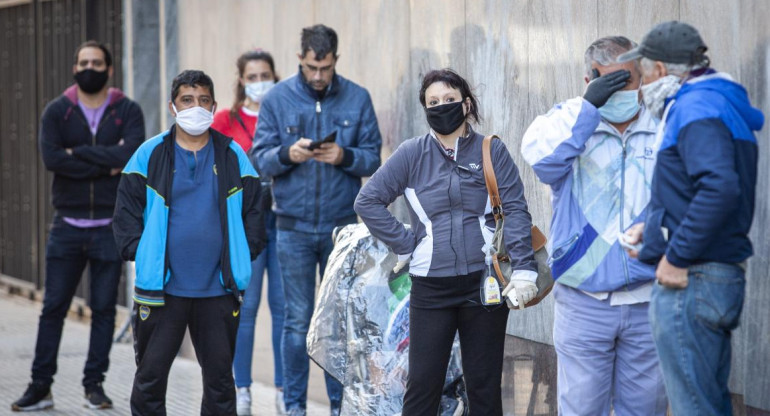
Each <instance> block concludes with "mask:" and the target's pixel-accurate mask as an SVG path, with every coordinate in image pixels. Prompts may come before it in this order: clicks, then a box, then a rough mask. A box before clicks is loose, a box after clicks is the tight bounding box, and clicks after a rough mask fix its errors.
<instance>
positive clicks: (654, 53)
mask: <svg viewBox="0 0 770 416" xmlns="http://www.w3.org/2000/svg"><path fill="white" fill-rule="evenodd" d="M707 49H708V48H707V47H706V44H705V43H703V39H701V37H700V34H698V31H697V30H696V29H695V28H694V27H692V26H690V25H688V24H687V23H682V22H677V21H676V20H672V21H670V22H665V23H660V24H658V25H656V26H655V27H653V28H652V30H650V31H649V32H648V33H647V34H646V35H644V38H643V39H642V42H641V43H640V44H639V46H637V47H636V48H634V49H631V50H630V51H628V52H626V53H624V54H622V55H620V56H618V59H617V62H628V61H631V60H634V59H639V58H641V57H645V58H648V59H652V60H653V61H661V62H665V63H671V64H690V65H695V64H697V63H700V62H701V61H702V60H703V59H704V58H705V55H704V54H703V53H704V52H706V50H707Z"/></svg>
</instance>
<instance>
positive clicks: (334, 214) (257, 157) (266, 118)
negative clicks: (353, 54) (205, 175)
mask: <svg viewBox="0 0 770 416" xmlns="http://www.w3.org/2000/svg"><path fill="white" fill-rule="evenodd" d="M333 132H336V140H335V141H336V143H337V144H338V145H339V146H340V147H342V148H343V150H344V152H345V153H344V157H343V160H342V163H340V164H339V165H337V166H334V165H330V164H328V163H323V162H318V161H316V160H314V159H310V160H307V161H306V162H304V163H300V164H295V163H292V162H291V160H289V156H288V154H289V147H290V146H291V145H292V144H294V142H296V141H297V140H299V139H300V138H303V137H304V138H310V139H313V140H321V139H322V138H325V137H327V136H328V135H329V134H331V133H333ZM381 144H382V137H381V136H380V129H379V126H378V125H377V118H376V116H375V114H374V107H373V106H372V100H371V98H370V97H369V93H368V92H367V91H366V89H364V88H362V87H360V86H358V85H356V84H355V83H353V82H351V81H348V80H346V79H345V78H343V77H341V76H339V75H336V74H335V75H334V78H333V79H332V82H331V84H330V86H329V88H328V89H327V90H326V92H325V94H323V96H319V94H318V92H317V91H315V90H313V89H312V88H311V87H310V86H309V85H308V84H307V83H306V82H305V81H304V79H303V77H302V75H301V74H299V73H298V74H297V75H295V76H293V77H290V78H287V79H285V80H283V81H281V82H280V83H278V84H277V85H276V86H275V87H273V89H271V90H270V92H269V93H268V94H267V96H266V97H265V99H264V100H263V102H262V105H261V107H260V110H259V123H258V124H257V132H256V134H255V136H254V148H253V149H252V157H253V159H254V162H255V163H256V165H257V166H258V170H259V174H260V175H262V176H271V177H272V178H273V210H274V211H275V214H276V217H277V220H276V222H277V226H278V228H281V229H289V230H294V231H301V232H309V233H328V232H331V231H332V230H333V229H334V227H336V226H338V225H345V224H350V223H355V222H356V220H357V218H356V213H355V212H354V211H353V203H354V201H355V199H356V195H358V191H359V189H360V188H361V177H363V176H370V175H371V174H373V173H374V171H376V170H377V168H378V167H379V166H380V146H381Z"/></svg>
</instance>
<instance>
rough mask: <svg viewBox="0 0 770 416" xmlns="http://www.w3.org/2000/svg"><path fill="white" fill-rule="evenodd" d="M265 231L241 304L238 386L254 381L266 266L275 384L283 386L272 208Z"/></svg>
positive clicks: (235, 363)
mask: <svg viewBox="0 0 770 416" xmlns="http://www.w3.org/2000/svg"><path fill="white" fill-rule="evenodd" d="M265 231H266V232H267V246H266V247H265V250H264V251H262V253H260V254H259V257H257V259H256V260H254V261H253V262H251V282H250V283H249V286H248V287H247V288H246V292H245V293H244V296H243V305H241V322H240V325H239V326H238V337H237V338H236V341H235V358H234V360H233V372H234V374H235V386H236V387H249V386H251V382H252V380H251V358H252V355H253V352H254V324H255V322H256V320H257V310H258V309H259V303H260V301H261V299H262V281H263V280H264V275H265V269H267V303H268V305H269V306H270V317H271V319H272V325H273V330H272V341H273V365H274V367H275V371H274V374H273V383H275V386H276V387H278V388H281V387H283V362H282V359H281V355H282V354H281V336H282V333H283V316H284V308H283V304H284V301H283V300H284V297H283V282H282V281H281V270H280V266H279V265H278V253H277V251H276V241H275V239H276V235H275V234H276V231H275V214H273V212H272V211H267V212H266V213H265Z"/></svg>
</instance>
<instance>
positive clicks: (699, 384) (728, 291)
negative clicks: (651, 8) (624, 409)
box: [620, 21, 764, 415]
mask: <svg viewBox="0 0 770 416" xmlns="http://www.w3.org/2000/svg"><path fill="white" fill-rule="evenodd" d="M705 51H706V45H705V44H704V43H703V40H702V39H701V37H700V35H699V34H698V31H697V30H696V29H695V28H693V27H692V26H690V25H687V24H684V23H680V22H676V21H673V22H666V23H661V24H659V25H657V26H656V27H654V28H653V29H652V30H651V31H650V32H649V33H648V34H647V35H646V36H645V38H644V40H643V41H642V43H641V44H640V45H639V47H638V48H636V49H634V50H632V51H630V52H628V53H627V54H624V55H623V56H621V58H620V59H621V60H631V59H637V58H640V57H641V66H642V72H643V75H644V84H645V85H644V86H643V87H642V94H643V95H644V100H645V103H646V104H647V107H648V108H649V109H650V110H651V111H653V112H654V113H656V114H658V117H661V118H662V122H661V126H662V127H661V128H660V130H659V132H658V138H657V141H656V143H657V145H658V147H659V151H658V156H657V157H658V162H657V165H656V167H655V172H654V175H653V179H652V189H651V201H650V205H649V212H648V214H647V218H646V222H645V224H644V225H643V246H642V248H641V250H640V251H638V252H637V251H635V250H634V251H632V252H631V254H632V255H635V254H638V256H639V259H640V260H642V261H643V262H646V263H650V264H657V270H656V278H657V283H658V284H656V285H655V286H654V288H653V292H652V300H651V303H650V320H651V324H652V329H653V337H654V339H655V344H656V347H657V350H658V355H659V356H660V365H661V369H662V371H663V377H664V381H665V384H666V391H667V393H668V396H669V400H670V403H671V407H672V410H673V413H674V414H677V415H695V414H698V415H717V414H731V413H732V412H731V404H730V392H729V390H728V388H727V380H728V377H729V374H730V332H731V331H732V330H733V329H735V327H736V326H737V325H738V321H739V318H740V314H741V309H742V307H743V299H744V288H745V278H744V275H745V270H746V259H748V258H749V257H750V256H751V255H752V246H751V241H750V240H749V237H748V233H749V229H750V227H751V221H752V218H753V215H754V197H755V187H756V182H757V155H758V149H757V140H756V138H755V136H754V131H757V130H759V129H761V128H762V124H763V123H764V117H763V115H762V113H761V112H760V111H759V110H757V109H756V108H753V107H752V106H751V104H750V102H749V98H748V95H747V93H746V90H745V89H744V88H743V87H742V86H741V85H740V84H738V83H736V82H735V81H733V79H732V78H731V77H730V76H729V75H727V74H724V73H719V72H716V71H714V70H713V69H710V68H709V66H708V57H706V55H705V54H704V52H705ZM641 233H642V226H640V227H636V228H634V229H633V230H629V232H628V233H627V235H628V240H629V242H630V243H632V244H633V243H636V242H638V240H639V239H640V236H641Z"/></svg>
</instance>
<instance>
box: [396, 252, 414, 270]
mask: <svg viewBox="0 0 770 416" xmlns="http://www.w3.org/2000/svg"><path fill="white" fill-rule="evenodd" d="M411 258H412V253H409V254H399V255H398V261H397V262H396V267H394V268H393V273H398V272H399V271H400V270H401V269H403V268H404V266H406V265H407V264H409V259H411Z"/></svg>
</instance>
